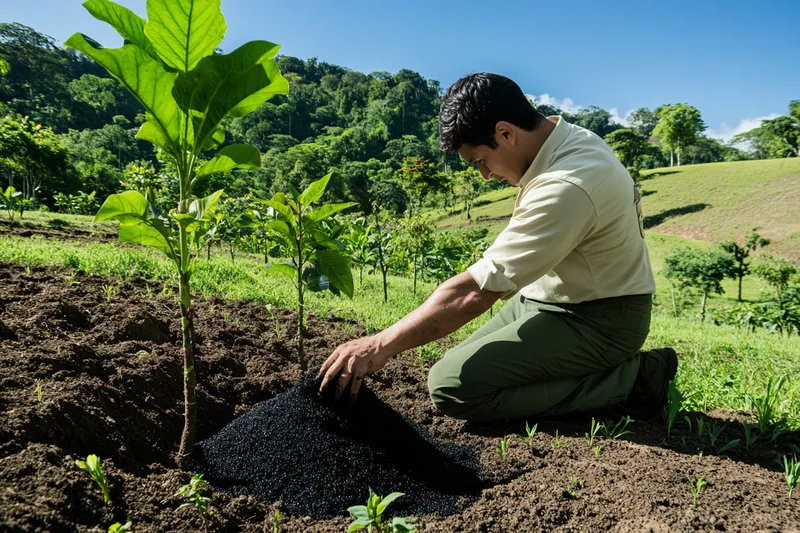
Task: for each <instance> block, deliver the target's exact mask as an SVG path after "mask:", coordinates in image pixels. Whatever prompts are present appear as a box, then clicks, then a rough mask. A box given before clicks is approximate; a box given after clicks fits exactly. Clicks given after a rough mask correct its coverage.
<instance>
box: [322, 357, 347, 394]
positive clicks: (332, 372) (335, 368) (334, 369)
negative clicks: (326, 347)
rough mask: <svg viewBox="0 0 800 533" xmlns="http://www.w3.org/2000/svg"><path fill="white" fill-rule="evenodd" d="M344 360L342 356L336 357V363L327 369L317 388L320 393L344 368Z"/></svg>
mask: <svg viewBox="0 0 800 533" xmlns="http://www.w3.org/2000/svg"><path fill="white" fill-rule="evenodd" d="M345 359H346V358H345V357H344V356H339V357H337V359H336V361H334V363H333V364H332V365H331V366H330V367H329V368H328V371H327V372H326V373H325V377H324V378H323V379H322V385H320V386H319V390H320V392H322V390H323V389H325V387H327V386H328V383H330V382H331V380H333V378H334V377H336V375H337V374H338V373H339V371H340V370H341V369H342V367H343V366H344V362H345Z"/></svg>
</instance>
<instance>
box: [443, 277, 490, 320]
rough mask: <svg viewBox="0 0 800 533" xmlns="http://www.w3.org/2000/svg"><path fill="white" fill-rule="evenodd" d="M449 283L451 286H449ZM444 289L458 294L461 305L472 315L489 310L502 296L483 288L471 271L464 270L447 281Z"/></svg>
mask: <svg viewBox="0 0 800 533" xmlns="http://www.w3.org/2000/svg"><path fill="white" fill-rule="evenodd" d="M448 285H449V287H447V286H448ZM441 288H442V289H445V290H448V291H450V290H452V291H454V292H455V293H456V294H457V299H458V301H459V307H460V308H461V309H462V310H463V311H465V312H467V313H469V314H470V315H474V316H479V315H481V314H483V313H485V312H486V311H488V310H489V308H490V307H492V305H494V303H495V302H496V301H497V300H499V299H500V297H501V296H502V295H501V294H500V293H499V292H492V291H489V290H486V289H481V288H480V286H479V285H478V284H477V283H476V282H475V280H474V279H473V278H472V275H470V273H469V272H462V273H461V274H458V275H457V276H454V277H452V278H450V279H449V280H447V281H445V282H444V283H443V284H442V286H441Z"/></svg>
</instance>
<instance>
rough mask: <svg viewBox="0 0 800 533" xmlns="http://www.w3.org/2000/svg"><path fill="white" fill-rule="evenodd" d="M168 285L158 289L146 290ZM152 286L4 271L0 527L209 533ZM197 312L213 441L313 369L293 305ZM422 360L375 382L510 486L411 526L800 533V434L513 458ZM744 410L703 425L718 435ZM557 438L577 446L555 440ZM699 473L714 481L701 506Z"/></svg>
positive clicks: (514, 427)
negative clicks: (429, 382)
mask: <svg viewBox="0 0 800 533" xmlns="http://www.w3.org/2000/svg"><path fill="white" fill-rule="evenodd" d="M107 284H115V285H117V286H118V294H117V295H116V296H114V297H113V298H112V299H111V300H110V301H108V300H107V299H106V297H105V295H104V292H103V290H102V289H101V287H102V286H103V285H107ZM162 287H163V285H162V284H157V285H156V284H154V285H153V286H152V287H151V289H153V290H152V291H150V294H153V293H155V294H158V293H159V292H160V291H161V289H162ZM147 288H148V287H147V283H146V282H126V281H118V280H109V279H106V278H99V277H90V276H85V275H80V274H79V275H77V276H74V277H73V276H72V272H70V271H67V270H66V269H59V268H52V267H47V268H43V267H35V266H34V267H30V270H29V273H26V270H25V268H24V267H22V266H18V265H8V264H5V265H0V413H1V414H2V417H0V531H31V532H33V531H42V532H43V531H48V532H62V531H64V532H67V531H69V532H72V531H103V532H105V531H106V530H107V529H108V526H109V525H110V524H112V523H113V522H122V523H124V522H126V521H128V520H130V521H132V522H133V524H134V530H135V531H136V532H137V533H142V532H157V531H158V532H161V531H177V532H188V531H198V530H202V527H201V522H200V520H199V518H198V516H197V515H196V513H195V511H194V510H193V509H181V510H178V506H179V505H180V503H181V501H180V499H179V498H178V497H177V496H175V491H176V490H177V489H178V488H179V487H180V486H181V485H182V484H184V483H186V482H187V481H188V479H189V477H190V475H189V474H188V473H186V472H182V471H180V470H179V469H177V468H176V467H175V466H174V463H173V455H174V453H175V452H176V450H177V446H178V441H179V438H180V433H181V429H182V416H183V408H182V400H183V395H182V380H181V372H182V353H181V346H180V324H179V317H178V310H177V307H176V302H175V299H174V296H173V297H170V296H168V295H159V296H157V297H148V296H147V293H148V291H147ZM195 301H196V314H197V319H196V325H197V333H198V341H199V357H198V366H197V370H198V373H199V379H200V386H199V404H198V408H199V412H200V415H199V419H198V421H199V425H198V433H199V438H200V439H203V438H207V437H209V436H211V435H213V434H215V433H216V432H217V431H219V430H220V429H221V428H223V427H224V426H225V425H226V424H228V423H229V422H230V421H231V420H233V419H234V418H235V417H236V416H237V415H240V414H242V413H244V412H247V411H248V410H250V409H252V408H253V407H255V406H256V405H258V404H259V403H260V402H263V401H265V400H268V399H270V398H273V397H274V396H276V395H278V394H280V393H282V392H285V391H287V390H289V389H291V388H292V387H293V386H294V385H295V384H296V383H298V382H299V381H300V379H301V377H302V375H303V373H302V372H301V371H300V368H299V365H298V364H297V363H296V361H295V356H296V352H295V348H294V346H295V338H294V332H295V331H296V329H297V328H296V324H297V322H296V320H297V319H296V315H295V314H294V313H293V312H292V311H288V310H283V311H280V312H279V314H278V321H279V325H280V335H279V334H278V333H277V332H276V327H275V322H274V321H273V319H272V318H271V317H270V315H269V314H268V313H267V312H266V310H265V309H264V308H263V306H260V305H258V304H256V303H252V302H230V301H222V300H219V299H216V298H210V299H203V298H202V297H199V296H198V297H197V298H196V300H195ZM308 328H309V333H310V338H309V339H308V340H307V342H306V347H307V348H306V349H307V353H308V354H309V356H310V362H309V364H310V365H311V366H314V365H318V364H320V363H321V362H322V361H323V360H324V359H325V358H326V357H327V356H328V355H329V354H330V352H331V351H332V350H333V349H334V348H335V347H336V346H337V345H338V344H340V343H341V342H344V341H346V340H348V339H350V338H354V337H357V336H359V335H362V334H363V333H364V330H363V328H361V327H360V326H359V325H358V324H355V323H353V322H350V321H346V320H342V319H338V318H334V317H326V318H322V317H317V316H313V315H312V316H311V317H310V319H309V322H308ZM413 360H414V357H413V354H403V355H401V356H400V357H398V358H396V359H395V360H393V361H391V362H390V363H389V365H388V366H387V368H386V372H385V374H383V373H382V374H378V375H377V376H376V379H370V380H368V381H367V383H366V384H367V386H369V387H370V389H372V390H373V391H374V392H375V393H376V394H377V396H378V397H379V398H380V399H381V400H382V401H384V402H386V403H387V404H388V405H389V406H391V407H392V408H393V409H394V410H396V411H397V412H398V413H400V414H402V415H404V416H406V417H407V418H408V419H410V420H412V421H414V422H416V423H419V424H423V425H424V426H426V427H427V428H428V432H429V434H430V435H431V436H432V437H433V438H435V439H438V440H441V441H447V442H451V443H455V444H462V445H469V446H472V447H473V448H474V449H475V451H476V453H477V454H478V456H479V457H480V461H481V464H482V467H483V475H484V476H485V477H486V478H487V479H492V478H493V479H506V480H508V481H505V482H503V483H499V484H495V485H494V486H492V487H491V488H486V489H484V490H483V491H482V492H481V493H480V496H479V498H478V499H477V501H474V502H471V501H468V500H466V499H465V500H464V501H463V505H462V509H461V512H460V513H458V514H455V515H452V516H445V517H440V516H438V515H435V514H434V515H423V516H416V517H412V519H413V520H415V522H416V523H417V525H418V527H419V529H420V530H422V531H438V532H468V531H469V532H475V531H484V532H490V531H491V532H494V531H606V530H614V531H655V532H667V531H798V530H800V495H798V494H795V496H794V498H792V499H789V497H788V490H787V487H786V483H785V481H784V478H783V472H782V466H780V465H779V464H778V463H777V462H776V458H778V457H779V456H780V455H782V454H785V453H789V449H790V448H789V445H790V444H794V445H800V436H798V434H797V433H794V434H789V435H784V436H781V437H780V438H779V439H778V440H777V441H776V442H775V443H766V442H759V443H756V445H755V446H754V447H752V448H751V449H750V450H749V451H747V450H745V449H744V445H743V444H742V445H740V446H739V447H737V448H735V449H734V450H732V451H730V452H728V453H726V454H722V455H721V454H718V453H717V452H716V450H717V449H718V448H719V446H720V444H721V443H726V442H728V441H730V440H732V439H735V438H741V439H743V434H742V431H741V425H740V424H739V423H738V422H737V423H731V424H730V425H729V426H728V427H727V429H725V431H723V433H722V435H721V436H720V437H719V441H718V442H717V445H716V446H711V445H710V443H709V442H708V438H707V437H706V439H704V440H700V439H699V438H697V436H696V435H695V434H694V433H691V434H690V433H689V432H688V429H687V428H686V426H685V425H679V426H678V427H677V428H676V429H674V430H673V433H672V436H670V437H667V435H666V431H665V428H664V426H663V425H659V424H650V423H646V422H642V421H637V422H634V423H633V424H632V425H631V427H630V429H632V430H633V432H634V433H633V434H630V435H626V436H624V437H622V438H621V439H620V440H617V441H616V442H612V441H610V440H608V439H602V438H601V439H600V440H599V442H598V444H599V446H601V448H602V450H601V453H600V455H599V457H596V456H595V453H594V452H593V450H592V448H590V446H589V445H588V444H587V442H586V440H585V438H584V433H585V432H586V431H588V429H589V419H588V418H587V417H585V416H583V417H572V418H568V419H558V420H538V421H537V420H531V421H530V423H531V424H533V423H536V422H538V423H539V425H538V432H537V434H536V435H535V437H534V438H533V440H532V441H531V443H530V445H528V444H525V443H522V442H519V441H517V440H513V441H512V443H511V446H510V450H509V453H508V456H507V458H506V459H505V460H504V461H501V460H500V459H499V458H498V455H497V452H496V447H497V445H498V444H499V442H500V439H501V438H502V437H503V436H505V435H509V434H514V433H522V432H524V425H525V424H524V421H509V422H499V423H493V424H480V425H476V424H467V423H464V422H461V421H457V420H452V419H449V418H446V417H444V416H441V415H439V414H438V413H437V412H436V411H435V410H434V408H433V407H432V405H431V403H430V400H429V398H428V395H427V390H426V377H427V373H426V369H424V368H421V367H420V366H417V365H414V364H413ZM37 384H40V385H41V401H39V400H38V398H37V393H36V387H37ZM743 416H744V415H743V414H741V413H730V412H714V413H709V414H707V415H701V414H699V413H697V414H692V417H693V418H694V419H695V420H696V419H697V418H699V417H703V419H704V421H705V424H706V426H710V425H711V424H712V423H714V422H717V423H722V422H723V420H724V419H726V418H735V419H737V420H739V419H741V418H742V417H743ZM556 431H558V435H559V438H560V440H561V442H563V443H564V444H565V445H566V446H565V447H562V448H554V447H553V445H554V443H555V436H556ZM701 451H702V455H701V454H700V453H699V452H701ZM88 454H97V455H99V456H100V457H101V458H102V460H103V468H104V470H105V472H106V476H107V477H108V480H109V483H110V489H111V494H112V503H111V504H109V505H106V504H104V503H103V501H102V496H101V494H100V491H99V490H98V489H97V487H96V486H95V485H94V483H93V482H92V481H91V480H90V479H89V476H88V475H87V473H86V472H84V471H82V470H80V469H78V468H77V467H76V466H75V459H78V458H85V457H86V456H87V455H88ZM687 476H690V477H692V478H697V477H700V476H704V477H705V479H706V480H707V482H708V486H707V487H706V488H705V489H704V490H703V492H702V493H701V495H700V497H699V499H698V502H697V506H696V507H694V506H693V505H692V496H691V493H690V491H689V483H688V482H687V479H686V477H687ZM568 489H569V490H568ZM365 491H366V488H365ZM365 498H366V493H365ZM281 505H282V503H281V502H261V501H257V500H256V499H255V498H253V497H244V496H239V497H229V496H228V495H226V494H225V493H223V492H221V491H217V490H215V491H214V493H213V503H212V508H213V511H214V515H213V517H212V520H211V523H210V525H209V530H210V531H215V532H229V531H230V532H233V531H251V532H261V531H268V532H271V531H272V517H273V512H274V509H275V508H281ZM387 513H388V514H390V515H391V507H390V508H389V510H388V511H387ZM349 522H350V520H349V519H348V517H347V513H346V510H345V509H342V510H341V518H336V519H331V520H312V519H311V518H309V517H303V516H290V515H286V513H285V512H284V518H283V521H282V523H281V526H280V531H282V532H299V531H304V532H305V531H308V532H323V531H339V532H342V531H346V528H347V525H348V524H349Z"/></svg>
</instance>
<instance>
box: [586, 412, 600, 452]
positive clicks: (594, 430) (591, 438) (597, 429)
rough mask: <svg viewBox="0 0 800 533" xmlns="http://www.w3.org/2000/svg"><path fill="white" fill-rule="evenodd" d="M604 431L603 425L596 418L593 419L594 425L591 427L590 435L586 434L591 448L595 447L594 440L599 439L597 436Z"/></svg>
mask: <svg viewBox="0 0 800 533" xmlns="http://www.w3.org/2000/svg"><path fill="white" fill-rule="evenodd" d="M602 429H603V423H602V422H597V421H596V420H595V419H594V418H592V425H591V426H589V433H586V442H588V443H589V446H590V447H591V446H594V440H595V438H597V434H598V433H600V431H601V430H602Z"/></svg>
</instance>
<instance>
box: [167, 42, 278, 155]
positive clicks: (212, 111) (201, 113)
mask: <svg viewBox="0 0 800 533" xmlns="http://www.w3.org/2000/svg"><path fill="white" fill-rule="evenodd" d="M278 48H279V47H278V46H277V45H275V44H273V43H270V42H267V41H251V42H249V43H245V44H244V45H242V46H240V47H239V48H237V49H236V50H234V51H233V52H231V53H230V54H221V55H213V56H209V57H206V58H204V59H203V60H202V61H200V63H198V65H197V67H196V68H195V69H193V70H192V71H191V72H188V73H181V74H179V75H178V78H177V79H176V80H175V88H174V90H173V95H174V97H175V101H176V102H177V103H178V105H179V106H180V108H181V109H183V110H184V112H186V113H190V114H191V116H192V120H193V124H194V139H195V140H194V142H195V145H196V146H203V145H204V144H205V143H206V140H207V138H208V136H209V135H211V134H212V133H213V132H214V131H215V130H216V129H217V128H218V125H219V123H220V122H221V121H222V119H223V118H225V116H226V115H228V114H230V115H231V116H243V115H245V114H247V113H248V112H250V111H252V110H253V109H255V108H256V107H258V106H260V105H261V104H263V103H264V102H266V101H267V100H268V99H269V98H271V97H272V96H273V95H275V94H286V93H287V92H288V90H289V84H288V82H287V81H286V80H285V79H284V78H283V76H281V74H280V71H279V70H278V67H277V63H275V60H274V59H272V57H273V56H274V55H275V53H276V52H277V50H278Z"/></svg>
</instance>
